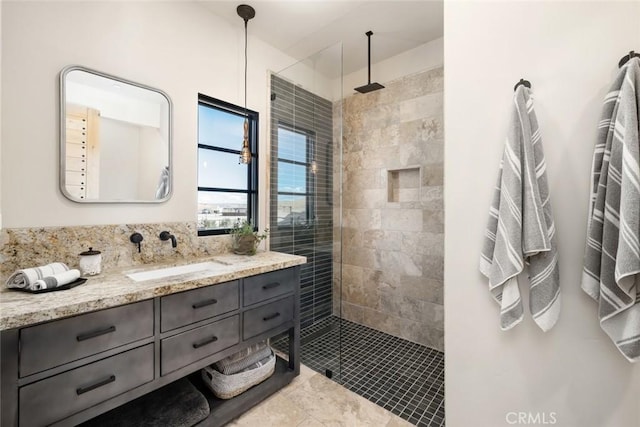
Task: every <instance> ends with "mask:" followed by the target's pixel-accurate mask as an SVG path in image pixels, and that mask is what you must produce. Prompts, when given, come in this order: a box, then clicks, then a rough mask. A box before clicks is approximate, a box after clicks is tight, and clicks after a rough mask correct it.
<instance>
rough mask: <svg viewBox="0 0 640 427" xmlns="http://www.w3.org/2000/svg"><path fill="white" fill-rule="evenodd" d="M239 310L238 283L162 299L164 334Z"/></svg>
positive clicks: (196, 290) (161, 309)
mask: <svg viewBox="0 0 640 427" xmlns="http://www.w3.org/2000/svg"><path fill="white" fill-rule="evenodd" d="M237 308H238V281H237V280H236V281H234V282H229V283H223V284H220V285H213V286H207V287H206V288H200V289H194V290H192V291H187V292H181V293H179V294H174V295H169V296H166V297H162V298H161V299H160V325H161V330H162V332H164V331H169V330H171V329H175V328H179V327H180V326H185V325H188V324H191V323H195V322H198V321H200V320H204V319H208V318H210V317H213V316H217V315H219V314H223V313H227V312H229V311H232V310H236V309H237Z"/></svg>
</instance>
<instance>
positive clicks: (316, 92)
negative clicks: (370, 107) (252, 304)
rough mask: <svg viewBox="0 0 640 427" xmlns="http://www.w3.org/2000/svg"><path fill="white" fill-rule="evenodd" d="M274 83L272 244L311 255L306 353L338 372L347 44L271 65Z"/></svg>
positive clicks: (303, 313) (304, 288)
mask: <svg viewBox="0 0 640 427" xmlns="http://www.w3.org/2000/svg"><path fill="white" fill-rule="evenodd" d="M270 83H271V87H270V92H271V93H270V100H271V106H270V116H271V117H270V128H271V131H270V156H269V172H270V178H269V181H270V182H269V188H270V211H269V217H270V218H269V230H270V241H269V245H270V249H271V250H273V251H278V252H285V253H291V254H295V255H301V256H305V257H306V258H307V263H306V264H304V265H303V266H302V268H301V277H300V281H301V284H300V285H301V289H300V319H301V361H302V363H303V364H304V365H306V366H308V367H310V368H312V369H314V370H316V371H317V372H321V373H323V374H325V375H327V376H329V377H332V378H333V379H336V380H339V377H340V321H339V314H340V311H341V289H340V276H341V271H340V266H341V265H342V263H341V260H340V255H341V254H340V239H341V223H340V221H341V197H340V194H341V191H340V189H341V182H342V178H341V170H342V168H341V153H342V148H341V145H342V104H341V99H342V45H341V44H337V45H334V46H331V47H329V48H327V49H324V50H322V51H320V52H318V53H316V54H314V55H311V56H310V57H308V58H306V59H305V60H302V61H300V62H297V63H296V64H294V65H292V66H290V67H288V68H286V69H284V70H282V71H280V72H278V73H273V74H272V75H271V82H270ZM274 345H275V346H276V347H277V348H278V347H279V346H284V345H286V341H280V342H277V343H275V344H274Z"/></svg>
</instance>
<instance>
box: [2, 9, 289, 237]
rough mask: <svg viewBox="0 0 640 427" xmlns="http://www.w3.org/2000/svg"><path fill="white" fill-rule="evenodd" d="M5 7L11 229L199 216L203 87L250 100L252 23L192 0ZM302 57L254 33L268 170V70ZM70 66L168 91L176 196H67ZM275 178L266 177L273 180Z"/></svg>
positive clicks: (5, 184)
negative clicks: (62, 147) (134, 201)
mask: <svg viewBox="0 0 640 427" xmlns="http://www.w3.org/2000/svg"><path fill="white" fill-rule="evenodd" d="M2 9H3V10H2V44H3V46H2V56H3V57H2V64H3V65H4V67H3V68H2V86H3V88H4V89H5V90H4V91H3V92H2V121H3V123H4V124H5V126H4V127H3V128H2V152H3V155H2V165H1V172H2V175H1V181H2V182H1V185H2V187H1V194H2V202H3V206H4V209H3V212H2V213H3V220H4V224H3V225H4V226H5V227H8V228H16V227H37V226H58V225H90V224H119V223H136V222H142V223H149V222H168V221H195V219H196V209H197V205H196V197H197V195H196V191H195V189H196V182H197V173H196V167H197V160H196V159H197V149H196V137H197V95H198V92H201V93H204V94H206V95H209V96H213V97H216V98H219V99H222V100H225V101H228V102H231V103H234V104H242V103H243V93H244V91H243V86H242V83H243V76H242V72H243V67H244V65H243V60H244V59H243V58H244V57H243V46H244V43H243V40H244V39H243V37H244V33H243V29H242V20H241V19H240V18H238V21H239V22H238V25H237V26H235V27H232V26H230V25H229V24H228V23H227V22H226V21H224V20H222V19H220V18H218V17H216V16H215V15H213V14H212V13H211V12H209V11H208V10H206V9H205V8H204V7H203V6H201V5H198V4H195V3H183V2H2ZM249 34H251V25H250V26H249ZM293 62H295V61H293V59H291V58H289V57H287V56H286V55H284V54H283V53H281V52H280V51H277V50H275V49H274V48H272V47H271V46H268V45H266V44H265V43H263V42H261V41H260V40H257V39H255V38H253V37H249V67H248V68H249V77H248V84H249V89H248V107H249V108H250V109H254V110H257V111H258V112H259V113H260V119H261V120H260V140H259V141H260V146H261V148H260V153H261V159H260V168H261V169H260V170H261V176H264V174H265V172H266V166H265V164H266V163H265V161H266V157H267V153H268V150H266V147H267V143H268V140H267V134H266V131H265V130H266V124H267V114H266V112H267V107H268V93H267V70H268V69H273V70H280V69H283V68H284V67H286V66H288V65H290V64H292V63H293ZM7 64H11V66H10V67H9V66H7ZM70 64H77V65H84V66H86V67H89V68H93V69H96V70H99V71H103V72H105V73H109V74H113V75H116V76H118V77H123V78H125V79H128V80H132V81H136V82H140V83H143V84H146V85H149V86H152V87H156V88H158V89H162V90H164V91H165V92H167V93H168V94H169V96H170V97H171V99H172V102H173V124H174V132H173V144H174V146H173V164H174V171H175V175H174V180H173V182H174V192H173V197H172V198H171V199H170V200H169V201H168V202H166V203H164V204H162V205H121V204H119V205H89V204H76V203H73V202H71V201H68V200H67V199H65V198H64V196H62V194H61V193H60V191H59V189H58V102H59V93H58V91H59V89H58V83H57V79H58V75H59V73H60V71H61V70H62V68H64V67H65V66H67V65H70ZM240 143H241V141H239V143H238V144H239V146H240ZM266 185H267V182H266V179H262V187H263V188H264V187H266ZM265 193H266V191H262V202H261V206H262V212H261V213H262V215H261V223H263V224H264V220H265V217H266V203H265V200H266V199H265V197H266V194H265Z"/></svg>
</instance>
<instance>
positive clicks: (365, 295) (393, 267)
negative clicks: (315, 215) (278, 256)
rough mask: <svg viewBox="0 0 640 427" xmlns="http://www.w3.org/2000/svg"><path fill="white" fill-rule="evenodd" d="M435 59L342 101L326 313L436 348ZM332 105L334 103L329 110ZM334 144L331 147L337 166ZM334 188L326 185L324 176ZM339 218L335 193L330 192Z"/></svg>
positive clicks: (439, 211) (439, 338)
mask: <svg viewBox="0 0 640 427" xmlns="http://www.w3.org/2000/svg"><path fill="white" fill-rule="evenodd" d="M443 74H444V73H443V68H437V69H434V70H429V71H425V72H421V73H418V74H414V75H410V76H406V77H403V78H401V79H398V80H395V81H392V82H389V83H385V86H386V88H385V89H382V90H379V91H376V92H371V93H368V94H355V95H351V96H349V97H347V98H345V99H344V100H343V102H342V107H343V110H342V114H343V117H344V124H343V146H342V167H343V170H342V173H343V187H342V191H343V194H342V229H341V231H342V233H340V229H338V228H335V229H334V240H335V241H336V242H339V241H340V235H341V237H342V243H343V244H342V266H341V267H342V276H341V277H340V274H339V272H340V264H336V265H334V270H335V271H336V272H337V273H336V274H334V292H339V290H340V285H341V286H342V294H341V295H342V301H341V306H340V304H338V299H337V298H334V313H336V314H338V313H341V314H340V315H341V316H342V317H344V318H346V319H348V320H351V321H354V322H357V323H360V324H363V325H366V326H369V327H372V328H374V329H378V330H381V331H383V332H387V333H389V334H392V335H396V336H400V337H402V338H405V339H408V340H410V341H413V342H417V343H420V344H424V345H427V346H429V347H433V348H436V349H438V350H443V349H444V310H443V270H444V256H443V254H444V222H443V217H444V206H443V160H444V158H443V151H444V134H443V94H444V92H443ZM340 106H341V105H339V104H337V105H335V106H334V114H335V112H336V111H338V109H339V108H340ZM338 155H339V152H334V157H335V158H336V163H335V167H339V166H338V165H339V156H338ZM334 188H335V186H334ZM334 206H336V208H335V209H334V218H335V220H334V221H335V222H336V224H339V221H338V219H339V218H340V210H339V206H340V203H339V200H338V199H336V200H335V202H334Z"/></svg>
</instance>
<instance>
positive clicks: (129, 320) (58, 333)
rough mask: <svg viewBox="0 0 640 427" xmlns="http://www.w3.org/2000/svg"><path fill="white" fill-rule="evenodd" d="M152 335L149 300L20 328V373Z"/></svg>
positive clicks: (151, 313)
mask: <svg viewBox="0 0 640 427" xmlns="http://www.w3.org/2000/svg"><path fill="white" fill-rule="evenodd" d="M152 335H153V301H151V300H148V301H142V302H138V303H135V304H129V305H123V306H119V307H114V308H110V309H107V310H101V311H96V312H94V313H88V314H83V315H80V316H76V317H71V318H68V319H63V320H56V321H54V322H49V323H44V324H42V325H38V326H32V327H29V328H24V329H21V330H20V346H21V350H20V376H22V377H24V376H26V375H31V374H34V373H36V372H40V371H44V370H45V369H49V368H53V367H56V366H59V365H62V364H63V363H67V362H72V361H74V360H78V359H81V358H83V357H86V356H91V355H92V354H97V353H100V352H101V351H105V350H109V349H112V348H115V347H118V346H121V345H124V344H128V343H131V342H134V341H136V340H139V339H142V338H146V337H150V336H152Z"/></svg>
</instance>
